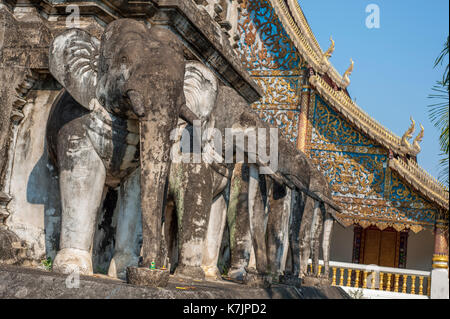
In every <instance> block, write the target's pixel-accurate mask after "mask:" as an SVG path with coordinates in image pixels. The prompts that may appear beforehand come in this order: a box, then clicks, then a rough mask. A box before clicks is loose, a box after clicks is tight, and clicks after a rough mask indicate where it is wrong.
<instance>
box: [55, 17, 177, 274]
mask: <svg viewBox="0 0 450 319" xmlns="http://www.w3.org/2000/svg"><path fill="white" fill-rule="evenodd" d="M49 69H50V72H51V73H52V75H53V76H54V77H55V78H56V79H57V80H58V81H59V82H60V83H61V84H62V85H63V86H64V87H65V89H66V90H67V91H68V92H69V93H70V95H71V96H72V97H73V98H74V99H75V100H76V101H77V102H78V103H79V104H81V105H82V106H83V107H85V108H86V109H88V110H92V109H93V108H94V106H95V105H98V104H99V105H100V106H101V107H103V108H104V109H106V111H108V112H110V113H113V114H114V115H115V116H117V117H120V118H124V119H127V120H131V121H138V123H139V132H140V163H141V206H142V222H143V258H144V260H143V265H144V266H149V265H150V264H151V262H152V261H155V262H156V264H157V265H159V263H160V260H159V255H158V254H159V251H160V249H159V246H160V234H161V230H160V228H161V214H162V209H163V200H164V189H165V184H166V179H167V175H168V171H169V168H170V161H169V153H170V148H171V144H172V142H171V141H170V132H171V131H172V129H174V128H175V126H176V123H177V121H178V116H179V114H180V109H181V107H182V106H183V105H184V93H183V83H184V71H185V62H184V57H183V49H182V44H181V42H180V41H179V40H178V39H177V38H176V36H175V35H174V34H173V33H172V32H171V31H169V30H168V29H165V28H163V27H159V26H152V27H149V26H147V25H145V24H144V23H142V22H138V21H135V20H132V19H120V20H116V21H114V22H112V23H110V24H109V25H108V26H107V27H106V29H105V31H104V33H103V35H102V38H101V41H99V40H98V39H96V38H95V37H92V36H91V35H90V34H89V33H87V32H85V31H82V30H79V29H70V30H67V31H66V32H64V33H62V34H61V35H59V36H58V37H56V38H55V39H54V41H53V42H52V45H51V47H50V54H49Z"/></svg>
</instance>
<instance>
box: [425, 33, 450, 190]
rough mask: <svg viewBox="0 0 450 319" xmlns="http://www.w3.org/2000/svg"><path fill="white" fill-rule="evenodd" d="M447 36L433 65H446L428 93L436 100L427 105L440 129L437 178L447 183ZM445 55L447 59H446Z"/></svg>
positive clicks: (435, 124) (432, 118)
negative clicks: (439, 158) (431, 92)
mask: <svg viewBox="0 0 450 319" xmlns="http://www.w3.org/2000/svg"><path fill="white" fill-rule="evenodd" d="M448 42H449V37H447V42H446V43H445V44H444V49H443V50H442V51H441V53H440V54H439V56H438V58H437V59H436V61H435V64H434V67H437V66H439V65H442V64H443V63H444V62H445V61H446V62H447V66H446V68H445V70H444V75H443V77H442V81H438V82H437V83H436V85H435V86H434V87H433V88H432V90H433V91H434V92H433V94H430V95H429V98H430V99H435V100H436V101H437V102H436V103H434V104H430V105H428V108H429V117H430V120H431V122H432V123H433V125H434V126H435V127H436V128H437V129H438V130H439V131H440V135H439V145H440V147H441V152H442V154H440V155H441V156H442V157H443V158H442V159H441V160H440V162H439V166H440V171H439V180H440V181H441V182H443V183H445V184H446V185H447V186H448V185H449V162H448V161H449V138H448V121H449V119H448V117H449V114H448V109H449V63H448V54H449V48H448ZM446 57H447V59H446Z"/></svg>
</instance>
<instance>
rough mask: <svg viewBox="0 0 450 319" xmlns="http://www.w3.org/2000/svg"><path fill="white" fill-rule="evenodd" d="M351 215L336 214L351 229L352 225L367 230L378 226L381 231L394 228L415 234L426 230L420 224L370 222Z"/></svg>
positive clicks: (341, 222)
mask: <svg viewBox="0 0 450 319" xmlns="http://www.w3.org/2000/svg"><path fill="white" fill-rule="evenodd" d="M349 215H353V214H348V215H347V214H345V213H344V214H340V213H336V216H335V217H336V219H338V222H339V223H340V224H341V225H343V226H344V227H350V226H352V225H359V226H361V227H362V228H364V229H366V228H368V227H370V226H376V227H378V228H379V229H380V230H385V229H386V228H388V227H392V228H394V229H395V230H396V231H398V232H401V231H405V230H408V229H409V230H411V231H413V232H414V233H415V234H417V233H419V232H421V231H422V230H424V229H425V228H424V227H423V226H422V225H419V224H412V223H402V222H395V221H377V220H369V219H364V218H357V217H354V216H352V217H349Z"/></svg>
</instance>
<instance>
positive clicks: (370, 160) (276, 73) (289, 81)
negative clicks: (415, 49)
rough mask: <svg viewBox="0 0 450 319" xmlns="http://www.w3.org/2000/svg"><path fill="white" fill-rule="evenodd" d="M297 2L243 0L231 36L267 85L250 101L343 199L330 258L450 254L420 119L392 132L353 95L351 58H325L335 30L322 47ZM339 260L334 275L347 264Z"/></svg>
mask: <svg viewBox="0 0 450 319" xmlns="http://www.w3.org/2000/svg"><path fill="white" fill-rule="evenodd" d="M299 3H300V4H301V1H297V0H261V1H260V0H258V1H257V0H243V1H241V3H240V10H239V22H238V27H237V28H238V33H239V41H238V45H239V52H240V53H241V61H242V63H243V64H244V65H246V66H247V69H248V70H249V71H250V72H251V75H252V76H253V78H254V79H255V81H256V82H257V83H258V84H259V85H260V86H261V87H262V88H263V90H264V92H265V95H264V98H263V99H261V100H260V101H258V102H257V103H254V104H253V107H254V108H255V109H256V110H257V111H258V112H259V114H260V115H261V117H262V118H264V119H265V120H266V121H269V122H270V123H273V124H277V125H278V126H279V127H280V128H281V129H282V130H283V132H284V134H285V135H286V136H287V137H288V138H290V140H291V141H292V142H293V143H296V144H297V146H298V148H299V149H301V150H302V151H304V152H306V153H307V154H308V155H309V156H310V157H311V158H312V159H313V161H314V163H315V164H316V165H317V167H318V168H319V169H320V170H321V171H322V172H323V173H324V174H325V175H326V176H327V178H328V180H329V182H330V184H331V185H332V190H333V199H334V200H335V201H336V202H337V203H338V204H339V205H340V207H342V209H343V212H342V213H339V214H338V216H339V219H340V222H341V224H337V225H336V226H335V228H334V232H333V235H332V244H331V260H332V261H336V262H344V263H349V264H363V265H377V266H380V267H391V268H401V269H405V268H406V269H414V270H423V271H429V270H430V269H431V268H432V265H433V261H435V264H434V266H433V267H438V266H440V265H438V263H439V261H441V260H445V261H448V257H446V256H448V195H449V193H448V189H447V188H445V187H444V186H442V185H441V184H440V183H439V182H438V181H437V180H436V179H435V178H433V177H432V176H431V175H429V174H428V173H427V172H426V171H424V170H423V169H422V168H421V167H420V166H419V164H418V163H417V154H418V153H419V152H420V150H421V149H420V142H421V139H422V138H423V134H424V131H423V128H422V130H421V131H420V132H419V133H418V135H417V136H416V137H415V138H414V140H413V141H412V142H410V140H411V139H412V137H413V133H414V131H415V122H414V121H413V120H412V124H411V127H410V128H409V129H408V130H407V132H406V133H405V135H404V136H403V137H399V136H396V135H395V134H394V133H392V132H391V131H389V130H388V129H387V128H385V127H383V126H382V124H380V123H378V122H377V121H376V120H375V119H373V118H372V117H371V116H370V115H368V114H367V113H365V112H364V110H363V107H360V106H359V105H357V104H356V103H355V102H354V101H352V99H351V97H350V96H349V94H348V92H347V87H348V85H349V84H350V78H349V77H350V74H351V72H352V71H353V67H354V65H353V62H351V65H350V67H349V69H348V70H347V71H346V72H345V73H344V74H343V75H340V74H339V73H338V72H337V71H336V69H335V68H334V67H333V66H332V64H331V63H330V62H329V58H330V57H331V55H332V53H333V50H334V42H333V40H331V45H330V48H329V49H328V50H327V51H323V50H322V49H321V48H320V46H319V44H318V42H317V40H316V38H315V36H314V34H313V32H312V31H311V28H310V27H309V25H308V22H307V20H306V18H305V15H304V13H303V11H302V9H301V7H300V4H299ZM330 31H331V30H330ZM341 225H344V226H345V227H343V226H341ZM336 268H338V269H337V270H336V272H337V276H338V277H339V272H340V271H341V272H342V271H344V269H342V268H340V269H339V267H338V266H337V267H336ZM353 268H354V269H355V271H356V272H358V273H359V272H361V273H363V272H364V269H363V268H361V269H358V267H353ZM350 269H351V268H350ZM345 274H347V272H345ZM389 276H391V275H389ZM341 277H342V274H341ZM395 277H396V276H395V275H394V274H393V275H392V285H393V286H394V285H395ZM398 277H401V276H400V273H399V274H398ZM417 277H420V276H419V275H418V276H417ZM402 278H403V277H401V278H400V279H401V281H403V279H402ZM345 279H347V278H345ZM338 280H339V278H338ZM389 280H391V279H389ZM421 280H425V279H421ZM398 284H399V283H398V281H397V285H398ZM400 284H401V283H400ZM418 284H419V281H417V284H416V285H418ZM397 291H398V287H397ZM422 293H423V292H422Z"/></svg>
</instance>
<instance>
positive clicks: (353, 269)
mask: <svg viewBox="0 0 450 319" xmlns="http://www.w3.org/2000/svg"><path fill="white" fill-rule="evenodd" d="M311 267H312V265H311V263H310V264H309V267H308V270H309V271H311ZM318 268H319V274H321V275H323V274H324V268H323V263H322V261H320V265H319V267H318ZM329 276H330V281H331V285H332V286H341V287H351V288H361V289H372V290H380V291H387V292H394V293H403V294H411V295H420V296H430V293H431V273H430V272H429V271H420V270H409V269H401V268H390V267H379V266H376V265H361V264H350V263H341V262H333V261H331V262H330V274H329Z"/></svg>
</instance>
